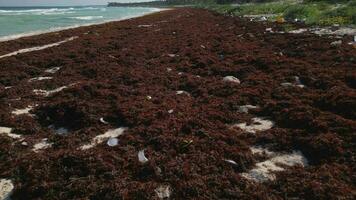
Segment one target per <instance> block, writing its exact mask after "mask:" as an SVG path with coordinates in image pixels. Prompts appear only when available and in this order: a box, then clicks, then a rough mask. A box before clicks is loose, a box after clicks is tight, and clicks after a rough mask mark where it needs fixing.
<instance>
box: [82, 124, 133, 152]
mask: <svg viewBox="0 0 356 200" xmlns="http://www.w3.org/2000/svg"><path fill="white" fill-rule="evenodd" d="M126 130H127V128H126V127H121V128H117V129H111V130H108V131H107V132H105V133H104V134H101V135H98V136H96V137H95V138H93V139H92V140H91V142H90V143H89V144H86V145H83V146H81V147H80V149H81V150H87V149H90V148H93V147H95V146H96V145H98V144H100V143H102V142H104V141H105V140H106V139H108V138H116V137H119V136H120V135H122V134H124V132H125V131H126Z"/></svg>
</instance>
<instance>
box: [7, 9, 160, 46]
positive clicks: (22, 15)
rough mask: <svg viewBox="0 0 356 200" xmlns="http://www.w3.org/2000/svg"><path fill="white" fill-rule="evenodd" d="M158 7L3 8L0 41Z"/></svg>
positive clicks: (140, 14)
mask: <svg viewBox="0 0 356 200" xmlns="http://www.w3.org/2000/svg"><path fill="white" fill-rule="evenodd" d="M158 10H159V9H157V8H138V7H135V8H127V7H125V8H123V7H106V6H80V7H0V41H6V40H11V39H16V38H20V37H23V36H30V35H36V34H40V33H46V32H52V31H58V30H63V29H68V28H75V27H79V26H85V25H92V24H99V23H104V22H109V21H115V20H122V19H128V18H132V17H138V16H142V15H145V14H149V13H152V12H156V11H158Z"/></svg>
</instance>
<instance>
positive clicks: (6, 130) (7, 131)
mask: <svg viewBox="0 0 356 200" xmlns="http://www.w3.org/2000/svg"><path fill="white" fill-rule="evenodd" d="M11 132H12V128H9V127H2V126H0V135H1V134H4V135H6V136H7V137H10V138H13V139H20V138H21V137H22V136H21V135H18V134H14V133H11Z"/></svg>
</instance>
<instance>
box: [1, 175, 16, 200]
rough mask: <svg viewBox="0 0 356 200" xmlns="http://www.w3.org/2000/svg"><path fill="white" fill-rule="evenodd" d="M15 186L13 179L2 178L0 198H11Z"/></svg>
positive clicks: (6, 199)
mask: <svg viewBox="0 0 356 200" xmlns="http://www.w3.org/2000/svg"><path fill="white" fill-rule="evenodd" d="M14 188H15V187H14V185H13V184H12V181H11V180H8V179H0V200H10V196H11V195H12V193H13V191H14Z"/></svg>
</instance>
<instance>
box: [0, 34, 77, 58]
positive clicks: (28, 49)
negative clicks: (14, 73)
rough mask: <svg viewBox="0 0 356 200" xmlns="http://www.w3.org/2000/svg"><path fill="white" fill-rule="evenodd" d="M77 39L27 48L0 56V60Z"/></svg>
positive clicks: (72, 38)
mask: <svg viewBox="0 0 356 200" xmlns="http://www.w3.org/2000/svg"><path fill="white" fill-rule="evenodd" d="M77 38H78V37H77V36H75V37H70V38H67V39H65V40H62V41H60V42H56V43H52V44H46V45H43V46H37V47H31V48H27V49H20V50H18V51H15V52H12V53H8V54H5V55H2V56H0V59H1V58H5V57H10V56H15V55H18V54H23V53H27V52H32V51H40V50H44V49H48V48H51V47H55V46H59V45H61V44H63V43H66V42H69V41H72V40H75V39H77Z"/></svg>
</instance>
